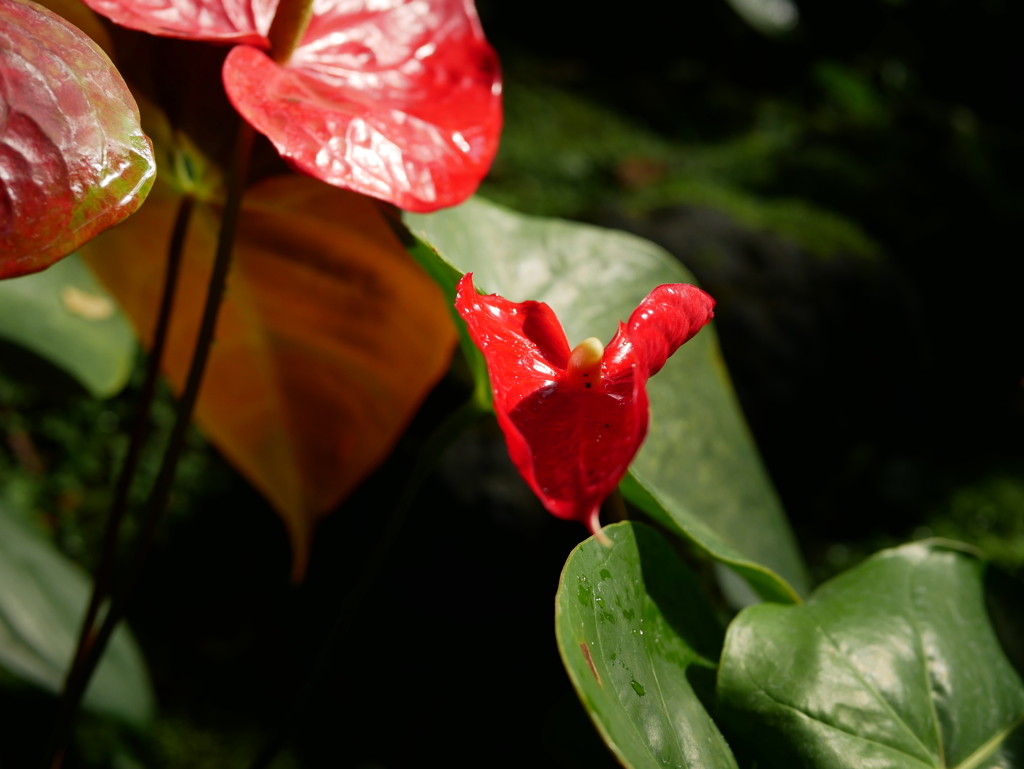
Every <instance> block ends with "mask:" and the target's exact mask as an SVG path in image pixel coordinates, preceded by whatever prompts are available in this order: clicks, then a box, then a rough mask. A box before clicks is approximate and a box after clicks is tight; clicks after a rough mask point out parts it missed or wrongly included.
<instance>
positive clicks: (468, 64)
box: [86, 0, 502, 212]
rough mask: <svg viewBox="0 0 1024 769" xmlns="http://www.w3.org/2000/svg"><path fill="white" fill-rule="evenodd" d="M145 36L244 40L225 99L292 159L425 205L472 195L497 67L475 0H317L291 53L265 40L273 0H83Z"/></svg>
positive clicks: (235, 53) (495, 117)
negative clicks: (278, 56)
mask: <svg viewBox="0 0 1024 769" xmlns="http://www.w3.org/2000/svg"><path fill="white" fill-rule="evenodd" d="M86 2H87V4H88V5H89V6H90V7H91V8H92V9H93V10H95V11H97V12H99V13H102V14H104V15H105V16H107V17H109V18H110V19H112V20H113V21H115V22H117V23H119V24H122V25H124V26H127V27H132V28H134V29H141V30H143V31H146V32H150V33H152V34H155V35H163V36H168V37H183V38H188V39H192V40H208V41H212V42H228V43H241V44H242V45H239V46H238V47H236V48H235V49H233V50H232V51H231V52H230V53H229V54H228V57H227V60H226V61H225V62H224V72H223V76H224V86H225V88H226V89H227V93H228V97H229V98H230V99H231V102H232V104H234V106H235V108H236V109H237V110H238V111H239V112H240V113H241V114H242V116H243V117H244V118H245V119H246V120H248V121H249V123H251V124H252V125H253V127H255V128H256V130H258V131H260V132H261V133H263V134H265V135H266V136H267V137H268V138H269V139H270V140H271V142H273V144H274V146H275V147H277V150H278V151H279V152H280V153H281V155H282V156H283V157H284V158H285V159H286V160H287V161H288V162H289V163H291V164H292V165H293V166H294V167H295V168H297V169H298V170H300V171H302V172H303V173H307V174H309V175H311V176H314V177H316V178H318V179H322V180H323V181H326V182H328V183H330V184H333V185H335V186H338V187H345V188H347V189H351V190H355V191H356V192H361V193H364V194H366V195H372V196H374V197H377V198H381V199H383V200H387V201H390V202H392V203H394V204H395V205H397V206H399V207H400V208H404V209H406V210H409V211H419V212H426V211H434V210H436V209H438V208H442V207H444V206H450V205H454V204H456V203H459V202H461V201H462V200H464V199H465V198H467V197H469V195H471V194H472V193H473V192H474V191H475V190H476V188H477V186H478V185H479V183H480V180H481V179H482V178H483V177H484V175H485V174H486V173H487V170H488V168H489V167H490V164H491V161H492V160H493V158H494V153H495V152H496V151H497V147H498V137H499V135H500V133H501V123H502V116H501V75H500V71H499V67H498V60H497V56H496V54H495V53H494V50H493V49H492V48H491V47H490V45H489V44H488V43H487V40H486V39H485V38H484V35H483V30H482V29H481V27H480V22H479V19H478V18H477V15H476V10H475V8H474V7H473V3H472V0H315V2H314V3H313V17H312V20H311V21H310V24H309V27H308V28H307V29H306V32H305V34H304V36H303V38H302V40H301V42H300V43H299V45H298V47H297V48H296V49H295V51H294V52H293V53H292V54H291V56H290V58H289V59H288V61H287V62H285V63H283V64H280V63H278V62H276V61H274V60H273V59H271V58H270V56H268V55H267V54H266V53H265V52H264V50H263V49H266V48H267V47H268V46H269V43H268V40H267V34H268V32H269V29H270V25H271V21H272V20H273V17H274V12H275V10H276V9H277V5H278V3H277V0H173V2H172V1H171V0H158V1H154V0H86Z"/></svg>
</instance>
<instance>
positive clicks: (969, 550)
mask: <svg viewBox="0 0 1024 769" xmlns="http://www.w3.org/2000/svg"><path fill="white" fill-rule="evenodd" d="M623 493H625V492H623ZM662 515H666V516H667V515H668V514H667V513H665V512H664V511H662ZM909 547H923V548H928V549H930V550H931V549H934V550H952V551H955V552H960V553H963V554H965V555H969V556H971V557H973V558H975V559H976V560H977V561H978V565H979V570H980V569H984V568H986V567H988V566H989V563H990V561H989V558H988V557H987V556H986V554H985V552H984V551H983V550H981V549H979V548H977V547H975V546H974V545H971V544H968V543H966V542H960V541H958V540H955V539H946V538H944V537H929V538H928V539H921V540H916V541H913V542H907V543H904V544H902V545H898V546H896V547H889V548H884V549H882V550H879V551H878V552H876V553H873V554H872V555H871V556H869V557H868V559H867V560H868V561H870V560H872V559H874V558H878V557H881V556H882V555H884V554H886V553H891V552H893V551H897V550H902V549H904V548H909ZM573 552H575V551H573ZM844 573H845V572H844ZM837 576H838V575H837ZM559 584H561V579H559ZM826 584H827V583H823V584H822V585H820V586H819V588H820V587H825V585H826ZM816 592H818V588H815V590H814V592H812V593H811V596H809V597H810V598H813V597H814V593H816ZM798 602H799V600H798ZM556 607H557V604H556ZM748 608H753V607H748ZM745 611H747V609H744V610H743V611H742V612H740V613H741V614H742V613H743V612H745ZM737 616H739V615H737ZM734 626H735V622H730V623H729V627H728V628H727V629H726V640H725V643H724V644H723V647H722V648H723V653H724V651H725V649H727V648H728V646H729V639H728V636H729V634H730V633H731V632H732V629H733V627H734ZM559 651H561V648H559ZM563 663H564V659H563ZM721 669H722V667H721V664H719V665H718V671H721ZM715 688H716V690H717V688H718V685H717V683H716V687H715ZM1022 726H1024V712H1022V713H1020V714H1019V715H1018V716H1017V718H1016V720H1014V721H1013V722H1012V723H1010V724H1009V725H1007V726H1006V727H1005V728H1004V729H1002V730H1000V731H999V732H998V733H996V734H995V735H993V736H992V737H991V738H990V739H988V740H987V741H986V742H984V743H983V744H982V745H981V746H979V747H978V749H977V750H975V751H974V752H973V753H971V755H969V756H968V757H967V758H965V759H964V760H963V761H961V762H960V763H959V764H957V765H956V766H952V767H948V769H977V767H978V766H980V765H981V764H982V763H983V762H984V761H985V759H987V758H990V757H991V756H992V754H993V753H995V752H996V750H998V749H999V747H1000V746H1001V745H1002V744H1003V743H1004V742H1006V740H1007V738H1009V737H1010V736H1012V735H1013V734H1014V732H1016V731H1017V730H1018V729H1020V728H1021V727H1022Z"/></svg>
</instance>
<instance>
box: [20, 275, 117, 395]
mask: <svg viewBox="0 0 1024 769" xmlns="http://www.w3.org/2000/svg"><path fill="white" fill-rule="evenodd" d="M0 337H3V338H5V339H8V340H10V341H12V342H16V343H17V344H19V345H21V346H22V347H26V348H27V349H29V350H31V351H32V352H34V353H36V354H37V355H40V356H41V357H43V358H46V359H47V360H49V361H50V362H51V363H53V364H54V365H56V366H57V367H59V368H62V369H64V370H65V371H67V372H68V373H69V374H71V375H72V376H73V377H75V379H77V380H78V381H79V382H81V384H82V385H83V386H84V387H85V388H86V389H87V390H89V392H91V393H92V394H93V395H95V396H96V397H98V398H105V397H109V396H111V395H114V394H116V393H117V392H118V391H120V390H121V388H122V387H124V386H125V384H126V383H127V382H128V377H129V375H130V374H131V370H132V361H133V359H134V357H135V335H134V333H132V329H131V326H129V325H128V322H127V321H126V320H125V318H124V315H122V314H121V311H120V310H118V309H117V305H116V304H114V300H113V299H111V298H110V295H109V294H107V292H106V291H104V290H103V289H102V288H101V287H100V285H99V284H98V283H97V282H96V279H95V278H93V276H92V274H91V273H90V272H89V270H88V269H87V268H86V266H85V265H84V264H82V262H81V261H80V260H79V258H78V257H77V256H74V255H73V256H69V257H67V258H66V259H64V260H63V261H60V262H57V263H56V264H54V265H53V266H52V267H50V268H49V269H47V270H44V271H43V272H39V273H36V274H34V275H26V276H25V277H21V278H12V279H10V280H4V281H0Z"/></svg>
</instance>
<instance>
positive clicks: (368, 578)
mask: <svg viewBox="0 0 1024 769" xmlns="http://www.w3.org/2000/svg"><path fill="white" fill-rule="evenodd" d="M486 413H487V412H486V411H485V410H484V409H482V408H481V407H480V405H479V404H478V403H477V401H476V399H475V398H472V397H471V398H470V399H469V400H468V401H466V402H465V403H464V404H462V406H460V407H459V408H458V409H456V410H455V411H454V412H452V413H451V414H450V415H449V416H448V417H447V418H446V419H445V420H444V421H443V422H442V423H441V424H440V425H438V426H437V428H436V429H435V430H434V432H432V433H431V434H430V437H428V438H427V440H426V441H425V442H424V444H423V446H422V447H421V448H420V450H419V451H418V452H417V455H416V461H415V462H414V463H413V467H412V470H411V471H410V473H409V478H408V479H407V480H406V483H405V488H404V489H403V490H402V495H401V496H400V497H399V498H398V501H397V502H396V503H395V507H394V509H393V510H392V512H391V517H390V518H389V519H388V522H387V525H386V526H385V527H384V531H383V532H382V533H381V535H380V538H379V539H378V540H377V542H376V544H375V545H374V546H373V550H371V551H370V554H369V555H368V556H367V558H366V561H365V562H364V563H363V568H362V570H361V571H360V572H359V576H358V577H356V580H355V582H354V583H353V584H352V587H351V588H350V589H349V591H348V593H346V594H345V598H344V599H343V600H342V602H341V607H340V608H339V610H338V616H337V618H336V619H335V620H334V625H333V627H332V628H331V631H330V633H329V634H328V636H327V640H326V641H325V642H324V645H323V647H321V649H320V653H319V654H318V655H317V658H316V661H315V662H314V663H313V667H312V668H311V670H310V673H309V675H308V676H307V678H306V680H305V682H304V683H303V684H302V688H301V689H299V691H298V693H297V694H296V696H295V699H294V700H293V702H292V706H291V710H290V711H289V713H288V716H287V717H286V719H285V721H284V723H283V724H282V726H281V727H280V729H279V730H278V731H277V733H276V734H275V735H274V736H273V737H272V738H271V739H270V741H268V742H267V744H266V745H265V746H264V748H263V750H262V751H261V752H260V753H259V755H258V756H257V757H256V759H255V760H254V761H253V762H252V764H250V767H249V769H267V767H269V766H270V764H271V762H272V761H273V760H274V758H275V757H276V756H277V754H278V753H279V752H280V751H281V749H282V748H283V747H284V746H285V744H286V743H287V741H288V738H289V737H290V736H291V733H292V731H293V730H294V729H295V725H296V724H297V723H298V721H299V717H300V716H301V715H302V713H303V711H304V710H305V708H306V706H307V705H308V704H309V700H310V698H311V697H312V696H313V693H314V692H315V691H316V687H317V684H318V683H319V682H320V681H322V680H324V678H326V677H327V673H328V672H329V670H330V666H331V664H332V662H333V661H334V655H335V653H336V652H337V650H338V647H339V646H340V644H341V642H342V641H343V640H344V638H345V635H346V634H347V633H348V631H349V628H350V627H351V626H352V623H353V622H354V620H355V616H356V611H357V610H358V608H359V605H360V604H361V603H362V601H363V599H364V598H365V597H366V594H367V592H369V589H370V587H371V586H372V585H373V583H374V581H375V580H376V579H377V575H378V574H379V573H380V570H381V567H382V566H383V565H384V562H385V560H386V559H387V556H388V553H389V552H390V551H391V547H392V546H393V545H394V544H395V540H396V539H397V538H398V533H399V532H400V531H401V530H402V526H403V524H404V523H405V521H406V519H407V518H408V516H409V511H410V510H412V505H413V503H414V502H415V501H416V497H417V495H418V494H419V491H420V487H421V486H422V485H423V483H424V481H426V480H427V478H428V477H429V476H430V473H431V472H433V470H434V468H435V467H436V466H437V463H438V461H439V460H440V458H441V455H442V454H443V453H444V450H445V449H446V448H447V447H448V446H450V445H451V444H452V442H453V441H454V440H455V439H456V438H458V437H459V436H460V435H461V434H462V433H463V431H464V430H465V429H466V428H467V427H469V426H470V425H471V424H473V423H474V422H475V421H476V420H477V419H479V418H480V417H482V416H483V415H484V414H486Z"/></svg>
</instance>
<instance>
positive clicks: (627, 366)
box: [455, 274, 715, 530]
mask: <svg viewBox="0 0 1024 769" xmlns="http://www.w3.org/2000/svg"><path fill="white" fill-rule="evenodd" d="M714 305H715V302H714V300H713V299H712V298H711V297H710V296H709V295H708V294H706V293H705V292H704V291H701V290H700V289H699V288H697V287H696V286H690V285H687V284H683V283H676V284H667V285H662V286H658V287H657V288H656V289H654V290H653V291H652V292H651V293H650V294H648V296H647V298H646V299H644V300H643V301H642V302H641V303H640V306H639V307H637V308H636V310H634V311H633V313H632V314H631V315H630V316H629V320H628V321H627V322H626V323H620V324H619V330H618V332H617V333H616V334H615V337H614V338H613V339H612V341H611V342H610V343H609V344H608V346H607V347H606V348H605V350H604V354H603V356H602V359H601V380H600V382H599V383H597V384H596V385H593V386H591V387H589V388H588V387H586V386H585V385H582V384H579V383H577V382H575V381H574V380H573V379H571V378H569V377H567V376H566V369H567V366H568V363H569V355H570V352H571V351H570V348H569V342H568V340H567V339H566V337H565V331H564V330H563V329H562V326H561V324H560V323H559V322H558V318H556V317H555V314H554V312H553V311H552V310H551V308H550V307H548V306H547V305H546V304H543V303H541V302H531V301H527V302H521V303H516V302H510V301H508V300H507V299H503V298H502V297H500V296H496V295H489V296H482V295H480V294H478V293H477V291H476V288H475V287H474V286H473V278H472V274H467V275H466V276H465V277H463V278H462V280H461V281H460V282H459V290H458V294H457V297H456V300H455V306H456V308H457V309H458V311H459V314H460V315H461V316H462V317H463V319H465V321H466V324H467V326H468V327H469V333H470V335H471V336H472V338H473V341H474V342H475V343H476V344H477V346H478V347H479V348H480V350H481V351H482V352H483V355H484V359H485V360H486V362H487V369H488V372H489V373H490V378H491V387H492V388H493V390H494V410H495V413H496V415H497V418H498V424H499V425H500V426H501V429H502V431H503V432H504V433H505V441H506V443H507V445H508V450H509V455H510V456H511V457H512V461H513V463H514V464H515V466H516V467H517V468H518V469H519V472H520V473H521V474H522V476H523V478H524V479H525V480H526V482H527V483H528V484H529V485H530V487H531V488H532V489H533V490H534V492H535V493H536V494H537V496H538V497H540V499H541V501H542V502H543V503H544V506H545V507H546V508H547V509H548V510H549V511H550V512H551V513H552V514H553V515H556V516H558V517H559V518H567V519H571V520H577V521H580V522H583V523H586V524H587V525H588V526H590V527H591V529H592V530H594V529H596V526H597V512H598V510H599V508H600V505H601V503H602V502H603V501H604V499H605V498H606V497H607V496H608V495H609V494H610V493H611V492H612V491H613V490H614V489H615V487H616V486H618V484H619V481H621V480H622V478H623V476H624V475H625V474H626V471H627V470H628V469H629V464H630V462H632V461H633V457H634V456H635V455H636V452H637V451H638V450H639V448H640V444H641V443H643V440H644V437H645V435H646V434H647V422H648V402H647V391H646V384H647V379H648V378H649V377H650V376H651V375H653V374H656V373H657V372H658V371H659V370H660V369H661V367H662V366H663V365H664V364H665V361H666V360H667V359H668V357H669V356H670V355H671V354H672V353H674V352H675V351H676V350H677V349H678V348H679V346H680V345H682V344H683V343H684V342H686V341H687V340H688V339H690V338H691V337H693V335H694V334H696V333H697V332H698V331H699V330H700V329H701V328H702V327H703V326H704V325H705V324H706V323H707V322H708V321H709V320H711V318H712V317H713V315H714V312H713V309H714Z"/></svg>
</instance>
